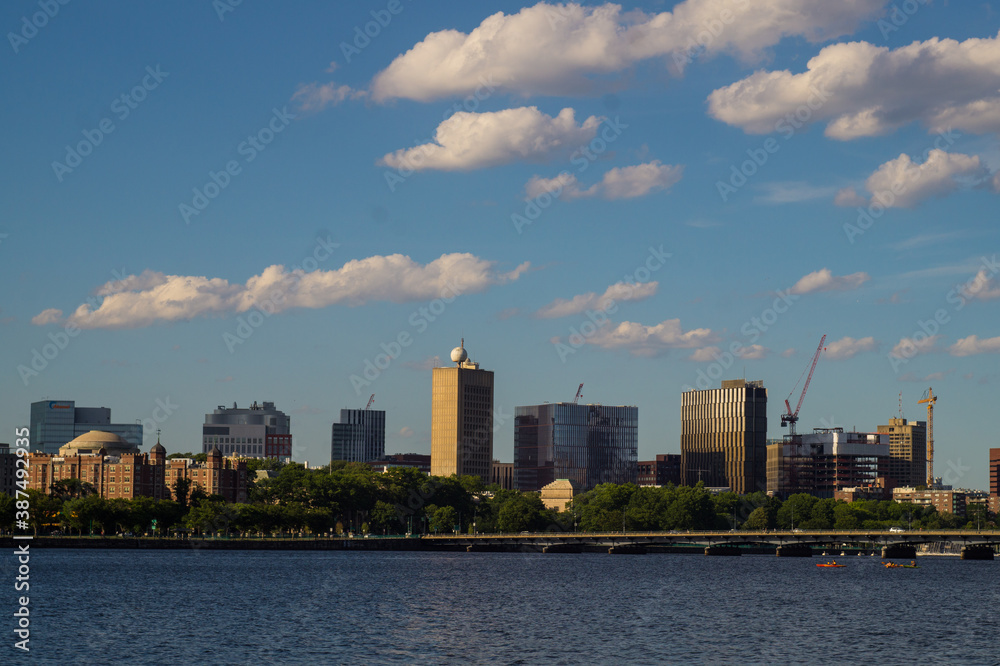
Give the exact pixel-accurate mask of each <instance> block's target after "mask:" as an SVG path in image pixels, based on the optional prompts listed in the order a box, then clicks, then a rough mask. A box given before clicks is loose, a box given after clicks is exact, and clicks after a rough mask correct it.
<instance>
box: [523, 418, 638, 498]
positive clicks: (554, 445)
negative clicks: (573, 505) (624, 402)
mask: <svg viewBox="0 0 1000 666" xmlns="http://www.w3.org/2000/svg"><path fill="white" fill-rule="evenodd" d="M638 433H639V408H638V407H615V406H609V405H578V404H574V403H566V402H558V403H547V404H544V405H530V406H525V407H516V408H515V409H514V485H515V487H516V488H517V489H518V490H523V491H539V490H541V489H542V487H543V486H546V485H548V484H550V483H552V482H553V481H555V480H556V479H569V480H570V481H574V482H576V483H577V484H579V486H580V487H581V488H583V489H584V490H589V489H591V488H593V487H594V486H597V485H598V484H601V483H635V481H636V474H637V471H638V467H637V465H638V457H639V434H638Z"/></svg>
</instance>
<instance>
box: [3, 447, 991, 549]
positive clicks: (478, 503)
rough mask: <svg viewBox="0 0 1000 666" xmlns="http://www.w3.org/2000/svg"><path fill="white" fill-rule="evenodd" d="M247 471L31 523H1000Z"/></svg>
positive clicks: (440, 480) (442, 529) (9, 508)
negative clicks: (232, 498)
mask: <svg viewBox="0 0 1000 666" xmlns="http://www.w3.org/2000/svg"><path fill="white" fill-rule="evenodd" d="M178 455H188V454H178ZM248 468H249V472H248V473H249V475H250V477H251V478H250V480H248V501H247V502H244V503H236V504H234V503H229V502H227V501H226V500H225V499H224V498H223V497H221V496H218V495H206V494H205V493H204V492H203V491H202V490H201V489H200V488H197V487H194V488H192V487H191V483H190V481H187V480H183V479H181V480H178V481H177V482H175V484H174V486H173V488H172V490H173V493H174V496H175V497H176V498H177V499H170V500H155V499H152V498H149V497H137V498H135V499H131V500H128V499H110V500H107V499H102V498H101V497H99V496H98V495H97V494H96V493H95V491H94V488H93V486H90V484H87V483H81V482H80V481H79V480H76V479H67V480H62V481H59V482H56V483H55V484H53V486H52V489H51V491H50V492H49V493H48V494H44V493H41V492H38V491H34V490H32V491H28V494H29V498H28V503H29V517H30V520H29V523H30V526H31V528H32V529H33V530H34V531H35V533H36V534H39V533H42V534H45V533H49V532H51V531H53V530H59V531H61V532H63V533H66V534H81V535H84V534H97V535H100V534H103V535H114V534H127V533H132V534H135V535H140V534H152V535H156V536H161V535H169V534H178V533H181V534H183V533H188V534H195V535H238V536H272V535H289V534H295V535H298V534H302V535H305V534H309V535H333V534H345V533H352V534H374V535H399V534H411V533H412V534H448V533H452V532H455V531H458V532H463V533H468V532H478V533H519V532H523V531H529V532H541V531H574V530H576V531H583V532H619V531H623V530H624V531H669V530H676V531H686V530H730V529H736V530H773V529H785V530H787V529H804V530H810V529H838V530H840V529H845V530H846V529H888V528H890V527H904V528H910V529H952V528H967V527H971V528H976V527H980V528H983V529H994V528H996V522H995V520H996V519H995V517H994V516H990V515H989V514H987V513H986V512H985V507H982V506H981V505H970V508H969V510H968V511H967V515H966V516H965V517H959V516H956V515H953V514H939V513H938V512H937V511H936V510H935V509H934V508H933V507H930V506H922V505H913V504H906V503H898V502H894V501H891V500H888V501H874V500H858V501H856V502H853V503H846V502H842V501H836V500H833V499H819V498H816V497H814V496H812V495H806V494H799V495H792V496H791V497H789V498H787V499H785V500H781V499H778V498H775V497H768V496H767V495H766V494H764V493H761V492H758V493H753V494H750V495H742V496H741V495H736V494H735V493H721V494H712V493H710V492H708V491H707V490H706V489H705V488H704V486H703V485H702V484H700V483H699V484H698V485H696V486H673V485H668V486H666V487H638V486H636V485H634V484H623V485H615V484H603V485H600V486H597V487H596V488H594V489H593V490H590V491H588V492H585V493H582V494H580V495H577V496H576V497H575V498H574V500H573V501H572V503H571V504H570V505H569V506H568V507H567V508H566V509H565V510H562V511H559V510H555V509H546V508H545V506H544V505H543V504H542V501H541V498H540V495H539V494H538V493H531V492H520V491H516V490H503V489H501V488H500V487H499V486H496V485H493V486H486V485H484V484H483V483H482V481H481V480H480V479H479V478H478V477H471V476H461V477H459V476H450V477H436V476H427V475H425V474H423V473H422V472H420V471H418V470H416V469H414V468H409V467H399V468H392V469H390V470H388V471H387V472H385V473H381V472H375V471H374V470H372V469H371V468H370V467H369V466H367V465H359V464H348V463H333V464H332V465H328V466H326V467H322V468H318V469H306V468H305V467H303V466H302V465H299V464H297V463H288V464H280V463H274V462H272V461H263V460H252V461H250V463H249V464H248ZM263 468H269V469H270V470H271V472H272V473H273V476H272V477H270V478H262V479H260V480H255V479H254V478H253V477H255V476H256V470H257V469H263ZM14 510H15V502H14V500H13V499H12V498H9V497H6V496H3V497H0V515H2V516H4V518H5V524H6V525H8V526H9V527H13V521H14Z"/></svg>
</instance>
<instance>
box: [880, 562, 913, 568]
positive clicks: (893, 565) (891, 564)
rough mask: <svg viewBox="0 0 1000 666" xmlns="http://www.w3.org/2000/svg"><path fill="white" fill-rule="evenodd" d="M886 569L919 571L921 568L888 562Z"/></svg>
mask: <svg viewBox="0 0 1000 666" xmlns="http://www.w3.org/2000/svg"><path fill="white" fill-rule="evenodd" d="M885 568H886V569H919V568H920V567H919V566H918V565H916V564H896V563H895V562H886V563H885Z"/></svg>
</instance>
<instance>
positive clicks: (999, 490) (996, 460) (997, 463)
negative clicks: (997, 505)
mask: <svg viewBox="0 0 1000 666" xmlns="http://www.w3.org/2000/svg"><path fill="white" fill-rule="evenodd" d="M990 495H1000V449H990Z"/></svg>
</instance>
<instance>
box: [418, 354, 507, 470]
mask: <svg viewBox="0 0 1000 666" xmlns="http://www.w3.org/2000/svg"><path fill="white" fill-rule="evenodd" d="M451 360H452V361H453V362H454V363H455V366H454V367H446V368H434V369H433V371H432V372H433V376H432V394H431V474H432V475H433V476H451V475H452V474H458V475H465V474H468V475H472V476H478V477H479V478H480V479H482V480H483V483H486V484H488V483H489V482H490V480H491V479H490V477H491V475H492V467H493V372H492V371H490V370H481V369H480V368H479V364H478V363H476V362H474V361H471V360H469V354H468V352H466V351H465V340H464V339H463V340H462V345H461V346H459V347H455V348H454V349H453V350H452V351H451Z"/></svg>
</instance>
